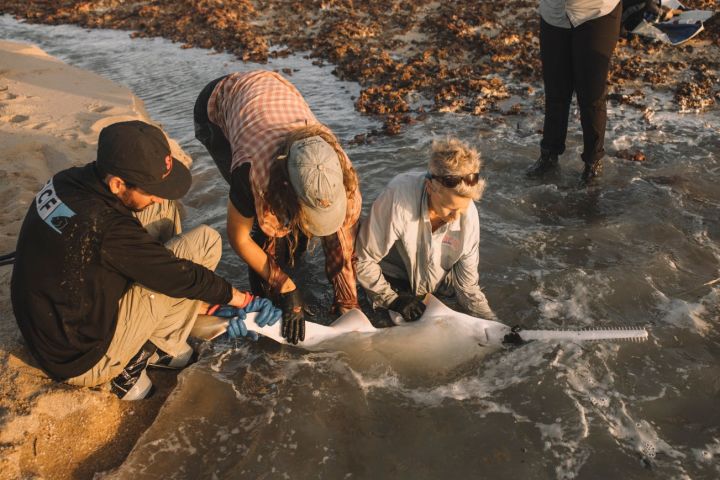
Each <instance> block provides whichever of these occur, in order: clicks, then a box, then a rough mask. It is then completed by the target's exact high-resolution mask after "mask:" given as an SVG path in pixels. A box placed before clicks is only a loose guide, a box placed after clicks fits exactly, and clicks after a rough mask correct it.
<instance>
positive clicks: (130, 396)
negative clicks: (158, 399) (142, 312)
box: [110, 342, 157, 400]
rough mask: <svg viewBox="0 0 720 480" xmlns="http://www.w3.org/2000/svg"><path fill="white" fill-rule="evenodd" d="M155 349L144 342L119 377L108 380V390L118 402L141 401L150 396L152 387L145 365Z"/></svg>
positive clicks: (150, 344) (149, 343)
mask: <svg viewBox="0 0 720 480" xmlns="http://www.w3.org/2000/svg"><path fill="white" fill-rule="evenodd" d="M155 350H157V347H156V346H155V345H154V344H152V343H151V342H145V345H143V346H142V348H141V349H140V351H139V352H138V353H136V354H135V356H133V357H132V358H131V359H130V361H129V362H128V364H127V365H125V368H124V369H123V371H122V372H120V375H118V376H117V377H115V378H113V379H112V380H110V390H111V391H112V392H113V393H114V394H115V395H117V396H118V398H120V400H142V399H143V398H147V397H149V396H150V395H152V391H153V385H152V382H151V381H150V378H148V376H147V372H146V369H147V365H148V362H149V361H150V357H152V356H153V354H154V353H155Z"/></svg>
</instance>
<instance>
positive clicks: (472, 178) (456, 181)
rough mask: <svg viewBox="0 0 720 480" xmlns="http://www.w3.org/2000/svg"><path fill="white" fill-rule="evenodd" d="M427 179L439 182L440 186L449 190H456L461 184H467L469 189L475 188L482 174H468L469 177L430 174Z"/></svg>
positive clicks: (426, 175)
mask: <svg viewBox="0 0 720 480" xmlns="http://www.w3.org/2000/svg"><path fill="white" fill-rule="evenodd" d="M425 177H426V178H429V179H431V180H437V181H438V182H440V184H441V185H442V186H444V187H447V188H455V187H457V186H458V185H460V182H465V184H466V185H467V186H469V187H474V186H475V185H477V183H478V182H479V181H480V172H477V173H468V174H467V175H433V174H432V173H430V172H428V173H427V174H425Z"/></svg>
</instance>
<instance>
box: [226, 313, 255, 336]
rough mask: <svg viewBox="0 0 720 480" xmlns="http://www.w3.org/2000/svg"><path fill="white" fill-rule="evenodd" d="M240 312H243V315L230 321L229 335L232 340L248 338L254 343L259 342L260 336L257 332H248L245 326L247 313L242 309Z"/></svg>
mask: <svg viewBox="0 0 720 480" xmlns="http://www.w3.org/2000/svg"><path fill="white" fill-rule="evenodd" d="M238 310H239V311H240V312H242V315H238V316H236V317H232V318H231V319H230V322H229V323H228V328H227V335H228V337H230V338H241V337H247V338H249V339H250V340H252V341H253V342H255V341H257V339H258V334H257V332H253V331H252V330H248V329H247V327H246V326H245V312H243V311H242V309H241V308H239V309H238Z"/></svg>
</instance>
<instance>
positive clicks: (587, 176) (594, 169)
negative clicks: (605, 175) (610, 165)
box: [580, 158, 603, 187]
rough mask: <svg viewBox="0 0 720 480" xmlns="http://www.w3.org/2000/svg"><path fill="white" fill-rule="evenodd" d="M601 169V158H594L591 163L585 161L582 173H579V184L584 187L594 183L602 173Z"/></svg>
mask: <svg viewBox="0 0 720 480" xmlns="http://www.w3.org/2000/svg"><path fill="white" fill-rule="evenodd" d="M602 171H603V163H602V158H601V159H599V160H595V161H594V162H593V163H586V164H585V168H584V169H583V172H582V174H580V186H581V187H586V186H588V185H592V184H593V183H595V180H596V179H597V177H599V176H600V175H602Z"/></svg>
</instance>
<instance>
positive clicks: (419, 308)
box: [388, 293, 425, 322]
mask: <svg viewBox="0 0 720 480" xmlns="http://www.w3.org/2000/svg"><path fill="white" fill-rule="evenodd" d="M388 309H389V310H392V311H393V312H397V313H399V314H400V315H402V316H403V318H404V319H405V321H406V322H414V321H415V320H417V319H418V318H420V317H421V316H422V314H423V313H425V304H424V303H423V302H422V299H421V298H420V297H416V296H415V295H410V294H407V293H404V294H401V295H399V296H398V297H397V298H396V299H395V300H393V302H392V303H391V304H390V305H389V306H388Z"/></svg>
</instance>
